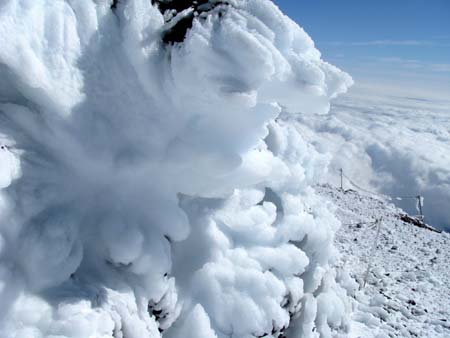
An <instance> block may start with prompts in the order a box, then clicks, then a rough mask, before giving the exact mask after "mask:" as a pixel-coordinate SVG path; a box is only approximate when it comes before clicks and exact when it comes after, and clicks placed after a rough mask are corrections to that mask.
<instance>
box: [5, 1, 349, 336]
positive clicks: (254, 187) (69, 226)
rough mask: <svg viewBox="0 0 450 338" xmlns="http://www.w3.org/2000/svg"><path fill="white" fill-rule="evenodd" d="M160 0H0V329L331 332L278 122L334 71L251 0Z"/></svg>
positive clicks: (299, 160) (309, 171)
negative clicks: (191, 1)
mask: <svg viewBox="0 0 450 338" xmlns="http://www.w3.org/2000/svg"><path fill="white" fill-rule="evenodd" d="M179 3H180V2H179V1H155V3H154V4H152V2H151V1H149V0H122V1H114V3H112V2H111V1H106V0H105V1H102V0H97V1H94V0H65V1H63V0H43V1H33V0H5V1H2V2H1V4H0V46H1V48H0V128H1V129H0V132H1V142H2V145H4V147H3V148H2V149H1V150H0V159H1V163H0V173H1V178H0V187H1V188H2V190H1V195H0V303H1V306H0V332H1V334H0V336H1V337H7V338H10V337H17V338H24V337H26V338H29V337H30V338H34V337H53V338H56V337H78V338H86V337H96V338H97V337H99V338H103V337H115V338H125V337H126V338H144V337H152V338H154V337H160V336H164V337H167V338H178V337H192V338H213V337H218V338H223V337H231V336H232V337H239V338H250V337H319V335H320V337H330V334H331V331H332V330H338V329H345V326H346V325H347V323H346V316H345V312H346V308H345V307H346V302H345V291H344V290H343V289H342V288H341V287H340V286H339V285H338V284H337V283H336V278H335V275H334V271H333V270H332V269H331V268H330V265H329V263H330V260H332V259H333V257H334V256H335V252H334V249H333V247H332V238H333V233H334V231H335V229H336V228H337V227H338V225H339V223H338V221H337V220H336V219H335V218H334V216H333V214H332V213H331V212H330V211H329V210H328V208H327V206H326V204H324V203H323V201H322V200H321V199H320V198H319V197H317V196H316V194H315V192H314V190H313V189H312V188H311V182H312V180H313V179H314V178H315V177H317V176H320V175H322V174H323V173H324V172H325V171H326V167H327V163H328V158H327V157H326V156H324V155H319V154H318V153H317V152H316V151H315V150H314V148H313V147H312V146H311V145H309V144H307V143H306V142H305V141H304V140H303V138H302V136H301V135H300V134H299V133H298V131H297V130H296V129H295V128H293V127H291V125H290V122H289V119H290V116H291V115H290V114H291V113H299V112H300V113H301V112H303V111H308V112H310V113H311V112H314V113H317V114H321V113H326V112H327V111H328V109H329V99H330V98H332V97H334V96H336V95H337V94H339V93H341V92H344V91H345V90H346V88H347V87H348V86H349V85H350V84H351V82H352V81H351V78H350V77H349V76H348V75H346V74H345V73H343V72H341V71H340V70H338V69H337V68H335V67H334V66H331V65H330V64H328V63H326V62H324V61H322V60H321V58H320V53H319V52H318V51H317V50H316V49H315V47H314V44H313V42H312V40H311V39H310V38H309V36H308V35H307V34H306V33H305V32H304V31H303V30H302V29H301V28H300V27H299V26H298V25H297V24H295V23H294V22H293V21H291V20H290V19H289V18H287V17H286V16H284V15H283V14H282V13H281V12H280V11H279V9H278V8H277V7H276V6H275V5H274V4H272V3H271V2H270V1H268V0H241V1H239V0H230V1H212V0H211V1H209V2H208V1H201V4H200V5H198V4H197V5H196V6H197V7H196V8H194V7H195V6H186V7H187V8H181V10H180V8H178V6H179ZM158 6H159V7H158ZM171 6H172V7H171ZM180 22H181V24H180ZM180 30H182V33H180ZM183 30H184V31H183ZM174 31H175V33H176V34H178V35H176V34H175V37H173V35H172V36H171V35H169V36H168V37H167V34H169V33H170V34H172V33H173V32H174ZM171 32H172V33H171ZM179 34H182V36H181V38H180V36H179ZM163 37H165V38H163Z"/></svg>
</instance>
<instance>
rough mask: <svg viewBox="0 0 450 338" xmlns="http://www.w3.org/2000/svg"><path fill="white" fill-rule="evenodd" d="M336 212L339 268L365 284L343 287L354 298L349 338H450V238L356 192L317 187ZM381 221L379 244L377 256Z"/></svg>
mask: <svg viewBox="0 0 450 338" xmlns="http://www.w3.org/2000/svg"><path fill="white" fill-rule="evenodd" d="M316 189H317V191H318V193H319V195H321V196H323V197H324V198H325V199H327V200H329V201H331V202H332V203H333V204H334V205H335V206H336V215H337V217H338V218H339V220H340V221H341V222H342V227H341V228H340V229H339V230H338V232H337V233H336V238H335V245H336V246H337V247H338V249H339V251H340V254H341V255H340V259H339V260H338V263H337V265H338V266H339V267H340V268H342V269H344V270H345V271H348V272H349V273H350V275H351V276H352V277H353V278H354V279H355V280H357V281H358V282H359V284H360V285H361V284H363V279H364V276H365V274H366V271H367V267H368V265H369V264H371V268H370V273H369V274H368V279H367V284H366V286H365V287H364V288H362V290H358V288H359V285H357V284H355V283H352V281H351V280H347V281H342V283H343V284H345V285H347V289H348V290H349V293H350V294H351V295H352V296H353V297H354V313H353V315H352V319H353V321H352V329H351V331H350V334H349V337H361V338H371V337H376V338H382V337H383V338H384V337H402V338H406V337H420V338H434V337H439V338H447V337H450V288H449V285H450V269H449V265H448V264H449V262H450V250H449V248H450V234H448V233H445V232H443V233H437V232H434V231H430V230H427V229H423V228H419V227H417V226H414V225H412V224H410V223H405V222H403V221H401V220H400V218H399V217H400V215H401V214H403V213H404V212H403V211H402V210H401V209H398V208H396V207H395V206H393V205H392V204H390V203H387V202H384V201H382V200H380V199H375V198H372V197H369V196H365V195H361V194H359V193H358V192H356V191H353V190H347V191H345V192H344V191H341V190H340V189H337V188H333V187H332V186H330V185H325V186H317V187H316ZM380 218H382V223H381V230H380V235H379V241H378V243H377V247H376V250H373V247H374V242H375V239H376V233H377V226H376V225H374V224H373V222H374V221H375V220H377V219H380Z"/></svg>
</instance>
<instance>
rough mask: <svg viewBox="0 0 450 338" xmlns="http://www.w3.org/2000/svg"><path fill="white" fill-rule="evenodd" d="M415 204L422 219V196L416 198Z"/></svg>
mask: <svg viewBox="0 0 450 338" xmlns="http://www.w3.org/2000/svg"><path fill="white" fill-rule="evenodd" d="M417 204H418V205H419V212H420V217H421V218H422V219H423V212H422V196H420V195H418V196H417Z"/></svg>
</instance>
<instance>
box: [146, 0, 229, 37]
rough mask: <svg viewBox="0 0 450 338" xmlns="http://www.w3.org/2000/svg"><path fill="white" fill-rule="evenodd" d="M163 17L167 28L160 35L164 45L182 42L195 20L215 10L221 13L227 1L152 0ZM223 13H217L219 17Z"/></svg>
mask: <svg viewBox="0 0 450 338" xmlns="http://www.w3.org/2000/svg"><path fill="white" fill-rule="evenodd" d="M152 3H153V4H154V5H156V6H158V8H159V10H160V12H161V13H162V14H163V15H164V18H165V20H166V24H167V28H166V30H165V31H164V32H163V34H162V40H163V41H164V43H166V44H173V43H177V42H183V41H184V39H185V37H186V34H187V32H188V31H189V29H191V28H192V24H193V21H194V19H195V18H200V19H201V18H205V17H206V16H207V14H208V13H209V12H211V11H212V10H213V9H215V8H219V7H220V8H221V9H223V11H225V10H226V9H227V7H228V6H229V2H228V0H152ZM221 15H223V12H219V16H221Z"/></svg>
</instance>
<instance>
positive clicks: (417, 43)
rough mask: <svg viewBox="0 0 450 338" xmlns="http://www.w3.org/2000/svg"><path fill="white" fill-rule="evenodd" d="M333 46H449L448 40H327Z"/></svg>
mask: <svg viewBox="0 0 450 338" xmlns="http://www.w3.org/2000/svg"><path fill="white" fill-rule="evenodd" d="M326 44H329V45H334V46H362V47H364V46H450V42H448V41H436V40H389V39H387V40H370V41H329V42H326Z"/></svg>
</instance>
